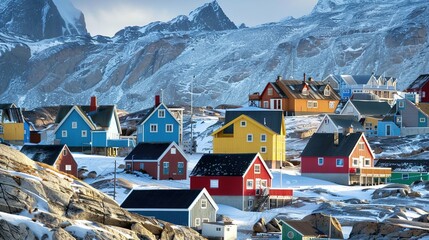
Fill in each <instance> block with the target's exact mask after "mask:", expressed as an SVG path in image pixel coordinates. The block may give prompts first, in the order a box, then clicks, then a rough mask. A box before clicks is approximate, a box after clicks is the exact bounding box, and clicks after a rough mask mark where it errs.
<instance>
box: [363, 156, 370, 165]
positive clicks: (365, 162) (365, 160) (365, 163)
mask: <svg viewBox="0 0 429 240" xmlns="http://www.w3.org/2000/svg"><path fill="white" fill-rule="evenodd" d="M367 162H368V164H367ZM364 165H365V167H369V166H371V159H370V158H365V159H364Z"/></svg>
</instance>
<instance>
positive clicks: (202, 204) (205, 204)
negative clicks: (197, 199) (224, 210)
mask: <svg viewBox="0 0 429 240" xmlns="http://www.w3.org/2000/svg"><path fill="white" fill-rule="evenodd" d="M201 208H202V209H206V208H207V199H201Z"/></svg>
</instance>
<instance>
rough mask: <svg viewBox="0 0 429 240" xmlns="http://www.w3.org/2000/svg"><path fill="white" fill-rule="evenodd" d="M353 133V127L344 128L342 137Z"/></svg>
mask: <svg viewBox="0 0 429 240" xmlns="http://www.w3.org/2000/svg"><path fill="white" fill-rule="evenodd" d="M353 132H354V130H353V126H350V127H346V128H344V135H346V136H348V135H350V133H353Z"/></svg>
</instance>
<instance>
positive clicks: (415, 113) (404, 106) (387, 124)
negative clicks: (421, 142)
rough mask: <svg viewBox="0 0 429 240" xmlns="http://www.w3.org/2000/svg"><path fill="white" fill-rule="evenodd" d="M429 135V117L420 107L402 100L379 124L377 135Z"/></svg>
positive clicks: (404, 99) (398, 101)
mask: <svg viewBox="0 0 429 240" xmlns="http://www.w3.org/2000/svg"><path fill="white" fill-rule="evenodd" d="M426 133H429V116H428V114H426V113H425V112H424V111H423V110H422V109H421V108H420V107H419V105H416V104H414V103H413V102H412V101H410V100H408V99H406V98H401V99H397V100H396V104H395V105H394V106H393V107H392V108H391V110H390V111H389V112H388V113H387V114H386V116H385V117H384V118H383V119H382V120H380V121H379V122H378V129H377V135H378V136H379V137H388V136H407V135H415V134H426Z"/></svg>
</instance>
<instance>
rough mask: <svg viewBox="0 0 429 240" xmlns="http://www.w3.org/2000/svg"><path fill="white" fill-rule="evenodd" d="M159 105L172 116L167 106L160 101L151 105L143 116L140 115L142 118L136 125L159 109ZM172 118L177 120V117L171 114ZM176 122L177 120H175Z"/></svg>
mask: <svg viewBox="0 0 429 240" xmlns="http://www.w3.org/2000/svg"><path fill="white" fill-rule="evenodd" d="M161 107H163V108H164V109H165V110H167V112H168V113H169V114H171V115H172V116H173V114H172V113H171V112H170V110H169V109H168V107H167V106H166V105H165V104H164V103H160V104H159V105H158V106H156V107H151V108H150V109H149V111H148V113H147V114H146V115H145V116H143V117H142V119H141V120H140V121H139V122H138V123H137V125H141V124H143V123H144V122H145V121H146V120H147V119H148V118H149V117H150V116H152V115H153V113H154V112H155V111H156V110H157V109H159V108H161ZM173 118H174V120H176V121H177V119H176V118H175V117H174V116H173ZM177 122H178V121H177Z"/></svg>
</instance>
